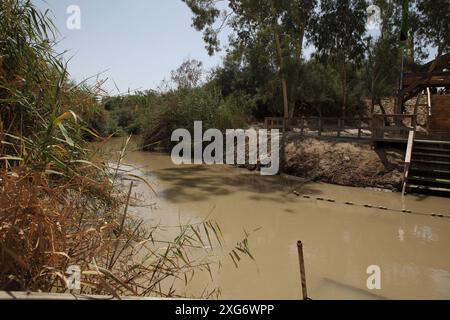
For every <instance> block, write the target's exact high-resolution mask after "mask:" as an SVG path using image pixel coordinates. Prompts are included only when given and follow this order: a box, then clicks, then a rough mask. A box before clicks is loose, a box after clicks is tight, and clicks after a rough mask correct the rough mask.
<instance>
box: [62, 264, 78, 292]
mask: <svg viewBox="0 0 450 320" xmlns="http://www.w3.org/2000/svg"><path fill="white" fill-rule="evenodd" d="M66 275H67V277H66V278H65V280H66V286H67V289H69V290H80V289H81V268H80V266H77V265H73V266H69V267H67V270H66Z"/></svg>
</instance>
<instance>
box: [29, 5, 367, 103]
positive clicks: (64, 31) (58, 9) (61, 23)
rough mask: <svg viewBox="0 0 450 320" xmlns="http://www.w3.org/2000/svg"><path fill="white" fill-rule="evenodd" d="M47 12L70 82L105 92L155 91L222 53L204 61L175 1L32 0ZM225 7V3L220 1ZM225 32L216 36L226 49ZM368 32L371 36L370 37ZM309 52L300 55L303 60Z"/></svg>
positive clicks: (197, 35)
mask: <svg viewBox="0 0 450 320" xmlns="http://www.w3.org/2000/svg"><path fill="white" fill-rule="evenodd" d="M33 2H34V3H35V4H36V5H37V6H38V7H39V8H41V9H43V10H45V9H47V8H49V9H50V10H51V11H52V13H53V17H54V19H55V23H56V26H57V28H58V30H59V32H60V35H59V39H60V42H59V43H58V45H57V47H56V50H57V51H58V52H63V51H65V50H68V53H66V59H69V58H71V60H70V62H69V72H70V74H71V76H72V78H74V79H75V80H76V81H78V82H79V81H82V80H84V79H86V78H88V77H92V76H95V75H96V74H97V73H99V72H103V71H105V70H106V71H105V72H104V73H102V74H101V77H102V78H108V79H109V80H108V81H107V82H106V84H105V85H104V87H105V88H106V89H107V90H108V91H109V92H110V93H111V94H117V93H119V92H118V91H117V89H116V87H115V84H114V82H115V83H116V84H117V86H118V88H119V90H120V93H126V92H127V91H128V89H130V90H131V91H134V90H145V89H151V88H153V89H156V88H157V87H158V85H159V84H160V83H161V81H162V80H163V79H168V78H169V77H170V71H171V70H174V69H176V68H177V67H178V66H179V65H180V64H181V63H182V62H183V60H185V59H187V58H190V59H197V60H200V61H202V62H203V64H204V67H205V69H210V68H211V67H214V66H217V65H218V64H220V62H221V59H222V57H223V55H224V52H223V51H222V52H221V53H219V54H216V55H214V56H212V57H210V56H208V54H207V52H206V49H205V45H204V42H203V39H202V33H201V32H197V31H196V30H194V29H193V28H192V27H191V24H192V20H191V19H192V13H191V11H190V9H189V8H188V7H187V6H186V4H185V3H183V2H182V1H181V0H33ZM70 5H77V6H78V7H79V8H80V9H81V29H80V30H69V29H68V28H67V27H66V22H67V20H68V18H69V17H70V14H68V13H67V8H68V7H69V6H70ZM222 6H226V1H224V2H222ZM229 33H230V31H229V30H227V29H225V30H223V31H222V33H221V35H220V40H221V43H222V45H226V44H227V40H228V35H229ZM371 33H373V32H371ZM311 51H312V48H307V50H305V55H307V56H308V55H309V54H310V53H311Z"/></svg>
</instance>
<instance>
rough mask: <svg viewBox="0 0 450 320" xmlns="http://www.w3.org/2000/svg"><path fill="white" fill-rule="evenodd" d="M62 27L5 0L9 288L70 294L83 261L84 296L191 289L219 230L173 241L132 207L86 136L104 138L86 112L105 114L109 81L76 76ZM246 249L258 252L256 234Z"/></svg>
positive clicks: (197, 229) (2, 87) (3, 280)
mask: <svg viewBox="0 0 450 320" xmlns="http://www.w3.org/2000/svg"><path fill="white" fill-rule="evenodd" d="M55 32H56V31H55V30H54V26H53V23H52V22H51V20H50V19H49V18H48V16H47V15H46V14H42V13H41V12H39V11H38V10H36V8H35V7H34V6H33V5H32V4H31V2H30V1H25V0H3V1H0V44H1V46H0V290H31V291H44V292H66V291H68V290H69V289H68V287H67V284H66V274H65V273H66V271H67V268H68V267H69V266H73V265H76V266H78V267H79V268H80V270H81V271H82V277H81V281H82V283H81V288H80V289H79V290H77V291H78V293H81V294H106V295H113V296H115V297H120V296H124V295H139V296H163V297H174V296H180V295H183V292H184V291H183V290H180V288H183V286H185V285H186V284H187V283H189V281H190V280H191V279H192V278H193V277H194V276H195V275H196V274H198V273H199V272H206V273H211V266H212V265H214V264H217V263H218V261H217V259H215V258H212V257H214V256H215V255H214V253H213V250H211V249H209V248H213V247H219V248H220V244H221V233H220V228H219V227H218V225H217V224H215V223H214V222H212V221H205V222H204V223H201V224H197V225H192V226H191V225H187V226H180V229H179V233H178V234H177V235H176V236H175V237H174V238H173V239H171V238H169V239H167V236H166V237H160V236H161V234H162V232H161V231H162V229H161V228H160V227H159V226H150V227H149V226H143V223H142V221H137V220H136V219H134V218H133V217H132V216H131V215H130V214H129V213H128V210H127V209H128V204H129V201H130V194H131V193H130V192H131V188H130V190H129V192H128V193H126V192H124V191H123V188H121V186H120V185H117V184H116V183H115V182H116V177H117V171H116V172H113V173H111V172H110V169H109V168H108V167H107V166H106V164H105V162H104V161H103V160H102V159H101V158H100V157H99V156H98V155H97V153H96V152H94V151H92V150H91V149H90V148H89V146H88V145H87V144H86V142H85V141H84V140H85V136H86V134H88V135H90V136H91V137H95V138H97V139H101V138H100V137H99V136H98V135H97V134H96V132H95V131H94V130H92V128H91V126H90V125H89V123H88V122H87V121H85V120H86V119H84V120H83V119H82V117H80V114H82V115H85V116H91V117H93V118H96V117H97V116H98V113H97V111H96V108H98V106H99V104H98V103H97V102H96V101H97V99H96V97H97V96H98V94H99V91H100V89H99V88H100V86H98V85H94V86H93V87H88V86H87V85H86V84H80V85H74V84H73V83H72V82H71V81H70V80H68V74H67V71H66V67H65V64H64V63H63V61H61V58H60V57H59V56H58V55H56V54H55V53H54V52H53V50H52V43H53V41H52V38H51V36H52V35H53V34H55ZM85 116H84V117H85ZM105 142H107V139H106V140H105ZM123 153H124V151H122V154H123ZM119 165H120V163H119V164H118V167H119ZM118 167H117V168H118ZM157 235H158V236H157ZM237 251H239V252H240V253H241V254H249V251H248V246H247V236H246V238H245V239H244V241H243V242H242V243H239V244H237V246H236V248H235V249H232V252H236V253H237ZM234 259H237V257H236V255H235V256H234ZM179 283H181V285H180V284H179ZM214 293H217V291H216V290H215V288H209V289H208V290H206V291H205V292H204V293H203V294H201V296H202V297H209V296H212V295H213V294H214Z"/></svg>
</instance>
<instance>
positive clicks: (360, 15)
mask: <svg viewBox="0 0 450 320" xmlns="http://www.w3.org/2000/svg"><path fill="white" fill-rule="evenodd" d="M367 7H368V5H367V2H366V1H365V0H321V1H320V10H319V11H318V12H316V14H315V16H314V18H313V32H312V35H311V43H312V44H313V45H314V46H315V48H316V56H317V57H318V58H319V59H321V60H322V61H324V62H325V63H331V64H333V65H335V66H336V68H337V70H338V72H339V74H340V78H341V79H340V80H341V89H342V116H343V117H345V116H346V109H347V98H348V80H349V71H351V70H350V69H351V68H352V66H353V65H355V64H358V63H359V62H361V60H362V59H363V58H364V51H365V44H364V35H365V33H366V20H367V13H366V10H367Z"/></svg>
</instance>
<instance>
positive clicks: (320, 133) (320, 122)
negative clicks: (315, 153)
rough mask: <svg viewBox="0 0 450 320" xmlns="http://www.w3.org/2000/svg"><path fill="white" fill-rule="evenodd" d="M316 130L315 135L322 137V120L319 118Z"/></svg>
mask: <svg viewBox="0 0 450 320" xmlns="http://www.w3.org/2000/svg"><path fill="white" fill-rule="evenodd" d="M317 130H318V131H317V134H318V135H319V137H320V136H321V135H322V118H319V128H318V129H317Z"/></svg>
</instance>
